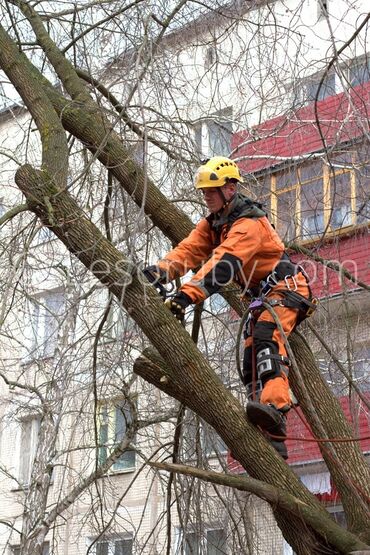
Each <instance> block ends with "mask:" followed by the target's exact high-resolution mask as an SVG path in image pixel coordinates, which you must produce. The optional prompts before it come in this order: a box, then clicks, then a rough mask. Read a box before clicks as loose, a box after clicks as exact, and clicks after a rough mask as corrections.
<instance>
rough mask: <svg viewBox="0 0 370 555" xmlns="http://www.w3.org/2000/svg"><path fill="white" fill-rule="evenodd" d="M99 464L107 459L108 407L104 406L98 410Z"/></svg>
mask: <svg viewBox="0 0 370 555" xmlns="http://www.w3.org/2000/svg"><path fill="white" fill-rule="evenodd" d="M99 445H100V447H99V464H102V463H105V461H106V460H107V455H108V453H107V445H108V407H107V406H104V407H102V408H101V411H100V428H99Z"/></svg>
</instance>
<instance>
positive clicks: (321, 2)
mask: <svg viewBox="0 0 370 555" xmlns="http://www.w3.org/2000/svg"><path fill="white" fill-rule="evenodd" d="M328 9H329V0H317V16H318V18H319V19H323V18H325V17H328V15H329V11H328Z"/></svg>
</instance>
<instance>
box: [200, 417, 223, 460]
mask: <svg viewBox="0 0 370 555" xmlns="http://www.w3.org/2000/svg"><path fill="white" fill-rule="evenodd" d="M202 440H203V450H204V452H205V453H206V455H207V456H209V455H212V454H215V455H216V454H219V455H220V454H222V453H226V451H227V446H226V443H225V442H224V441H223V440H222V438H221V437H220V436H219V435H218V433H217V432H216V431H215V430H214V429H213V428H212V427H211V426H209V424H206V423H205V422H203V423H202Z"/></svg>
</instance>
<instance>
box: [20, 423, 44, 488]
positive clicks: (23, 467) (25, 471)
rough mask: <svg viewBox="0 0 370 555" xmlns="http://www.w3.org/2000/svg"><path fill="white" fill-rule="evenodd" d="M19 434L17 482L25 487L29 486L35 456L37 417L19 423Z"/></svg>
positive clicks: (37, 428)
mask: <svg viewBox="0 0 370 555" xmlns="http://www.w3.org/2000/svg"><path fill="white" fill-rule="evenodd" d="M20 424H21V426H20V427H21V433H20V442H19V472H18V479H19V482H20V483H21V484H22V485H24V486H26V485H27V484H29V482H30V479H31V473H32V465H33V461H34V459H35V455H36V449H37V442H38V434H39V428H40V419H39V418H38V417H35V418H28V419H27V420H22V421H21V423H20Z"/></svg>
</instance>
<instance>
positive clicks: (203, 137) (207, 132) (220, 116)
mask: <svg viewBox="0 0 370 555" xmlns="http://www.w3.org/2000/svg"><path fill="white" fill-rule="evenodd" d="M232 116H233V109H232V107H231V106H228V107H226V108H223V109H222V110H218V111H217V112H213V113H212V114H210V115H209V116H208V117H206V118H203V119H201V120H200V121H198V122H197V123H196V124H195V125H194V127H193V140H194V144H195V146H196V151H197V154H198V155H199V157H200V158H211V157H212V156H227V155H228V154H229V153H230V152H231V140H232V136H233V125H232ZM212 126H214V127H217V128H218V129H221V128H223V131H224V132H225V137H226V135H227V140H226V139H225V137H222V141H219V142H223V143H225V144H224V146H223V148H222V149H220V150H222V152H218V151H216V149H215V148H214V147H213V146H212V137H213V136H216V134H215V133H212V132H211V129H212ZM226 143H228V144H227V145H226Z"/></svg>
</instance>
